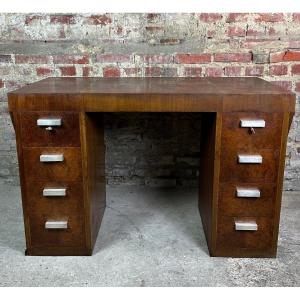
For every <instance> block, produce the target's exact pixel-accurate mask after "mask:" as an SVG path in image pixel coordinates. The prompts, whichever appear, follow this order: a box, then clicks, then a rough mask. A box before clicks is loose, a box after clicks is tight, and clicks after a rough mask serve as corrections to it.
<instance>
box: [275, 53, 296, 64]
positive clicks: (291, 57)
mask: <svg viewBox="0 0 300 300" xmlns="http://www.w3.org/2000/svg"><path fill="white" fill-rule="evenodd" d="M281 61H300V51H283V52H275V53H270V62H281Z"/></svg>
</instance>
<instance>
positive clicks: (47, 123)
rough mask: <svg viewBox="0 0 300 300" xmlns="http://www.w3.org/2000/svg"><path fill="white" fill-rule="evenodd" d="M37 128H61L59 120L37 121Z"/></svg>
mask: <svg viewBox="0 0 300 300" xmlns="http://www.w3.org/2000/svg"><path fill="white" fill-rule="evenodd" d="M36 124H37V126H50V127H51V126H61V119H60V118H57V119H44V118H43V119H38V120H37V122H36Z"/></svg>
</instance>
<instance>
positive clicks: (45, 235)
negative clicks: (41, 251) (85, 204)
mask: <svg viewBox="0 0 300 300" xmlns="http://www.w3.org/2000/svg"><path fill="white" fill-rule="evenodd" d="M29 219H30V220H29V224H30V232H31V245H32V247H51V246H55V247H79V246H84V245H85V235H84V234H83V232H84V218H83V216H81V215H76V214H73V215H65V214H63V213H59V214H54V213H53V212H48V213H45V214H43V213H36V214H33V213H30V214H29ZM49 220H67V221H68V228H67V229H45V223H46V221H49ZM48 255H51V253H49V254H48Z"/></svg>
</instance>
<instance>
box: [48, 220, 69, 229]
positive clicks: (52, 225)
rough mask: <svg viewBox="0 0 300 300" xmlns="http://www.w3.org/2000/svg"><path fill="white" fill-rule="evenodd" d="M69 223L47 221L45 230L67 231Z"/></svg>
mask: <svg viewBox="0 0 300 300" xmlns="http://www.w3.org/2000/svg"><path fill="white" fill-rule="evenodd" d="M67 228H68V221H47V222H46V223H45V229H67Z"/></svg>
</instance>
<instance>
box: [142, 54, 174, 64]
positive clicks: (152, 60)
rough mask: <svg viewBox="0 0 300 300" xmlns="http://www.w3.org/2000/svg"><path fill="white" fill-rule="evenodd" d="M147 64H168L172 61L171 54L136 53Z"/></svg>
mask: <svg viewBox="0 0 300 300" xmlns="http://www.w3.org/2000/svg"><path fill="white" fill-rule="evenodd" d="M138 57H139V59H140V60H141V61H142V62H143V63H147V64H168V63H172V62H173V56H172V55H168V54H137V55H136V58H138Z"/></svg>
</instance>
